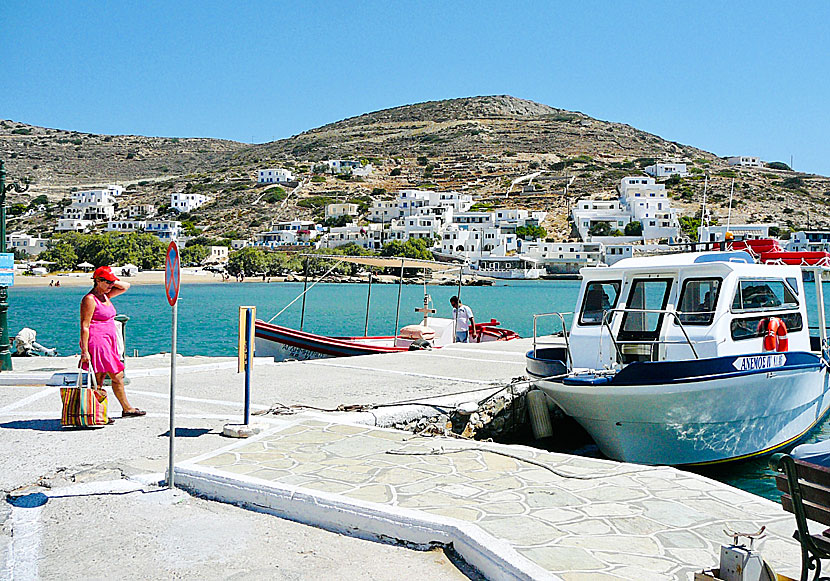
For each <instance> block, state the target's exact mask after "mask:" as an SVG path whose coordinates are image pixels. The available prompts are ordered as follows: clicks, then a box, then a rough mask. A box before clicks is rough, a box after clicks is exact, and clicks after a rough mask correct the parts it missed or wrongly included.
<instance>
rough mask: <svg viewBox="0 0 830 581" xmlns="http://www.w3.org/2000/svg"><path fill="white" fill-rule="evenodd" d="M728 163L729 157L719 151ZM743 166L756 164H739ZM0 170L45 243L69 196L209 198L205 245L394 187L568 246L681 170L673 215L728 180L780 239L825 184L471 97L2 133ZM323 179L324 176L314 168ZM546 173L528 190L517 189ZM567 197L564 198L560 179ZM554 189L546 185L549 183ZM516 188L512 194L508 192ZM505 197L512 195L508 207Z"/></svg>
mask: <svg viewBox="0 0 830 581" xmlns="http://www.w3.org/2000/svg"><path fill="white" fill-rule="evenodd" d="M724 153H725V154H731V153H733V152H724ZM734 153H736V154H741V153H742V154H751V153H752V152H734ZM0 157H2V158H4V159H6V162H7V169H8V171H9V174H10V176H12V177H14V178H20V177H22V176H31V178H32V180H33V183H32V188H31V191H30V192H29V193H27V194H24V195H22V196H19V197H14V196H13V197H12V199H11V202H12V203H18V204H22V205H24V206H25V205H26V204H27V203H29V204H30V203H31V200H32V199H33V196H37V195H38V194H43V193H45V194H47V196H48V197H49V198H50V199H51V200H52V201H53V205H51V206H50V207H48V208H46V209H45V210H43V211H39V212H37V213H35V214H33V215H31V216H26V217H18V218H16V219H15V220H16V221H17V223H16V224H14V225H13V226H10V227H13V228H15V229H23V228H27V229H30V230H36V231H47V230H48V229H49V228H50V227H52V226H53V225H54V219H55V217H56V216H57V215H58V214H59V213H60V210H61V208H60V203H61V199H65V198H66V197H67V196H68V194H69V193H70V191H71V190H72V189H73V188H84V187H88V186H90V185H94V184H99V185H100V184H106V183H121V184H124V185H128V186H129V187H128V192H127V194H125V196H124V197H123V198H122V199H121V204H123V205H126V204H132V203H153V204H155V205H157V206H162V207H163V205H164V204H165V203H168V202H169V194H170V193H172V192H181V191H198V192H202V193H205V194H207V195H209V196H211V197H212V198H213V201H212V202H210V203H208V204H206V205H205V206H203V207H202V208H200V209H199V210H197V211H195V212H193V214H192V215H190V216H186V217H185V218H186V219H187V220H189V221H191V222H192V223H193V225H194V227H198V228H199V229H201V230H204V231H205V233H206V234H215V235H217V236H218V235H222V234H226V233H233V234H240V233H241V234H249V233H252V232H255V231H259V230H262V229H263V228H265V227H267V225H268V224H269V223H270V222H271V221H272V220H275V219H286V218H294V217H312V216H315V217H319V216H320V215H321V213H322V210H323V208H324V206H325V204H326V203H331V202H334V201H346V200H352V201H355V202H358V203H360V204H362V205H363V206H364V207H365V206H366V205H367V204H368V203H369V202H370V201H371V199H383V198H388V197H390V196H391V195H392V193H393V192H394V191H396V190H398V189H401V188H413V187H420V188H436V189H464V190H466V191H469V192H470V193H472V194H474V195H476V196H478V198H479V200H480V207H483V208H489V207H501V206H506V207H530V208H534V209H536V208H538V209H545V210H548V211H549V212H550V218H549V221H548V223H547V224H546V226H547V227H548V230H549V232H550V234H551V237H553V238H556V239H565V238H568V237H569V236H570V235H571V229H570V227H569V225H568V223H567V212H568V208H569V206H570V204H572V203H573V201H574V200H575V199H577V198H580V197H600V198H602V197H606V198H607V197H612V196H614V195H615V193H614V188H615V187H616V184H617V183H618V182H619V180H620V178H622V177H624V176H626V175H632V174H634V175H636V174H640V173H642V168H643V167H645V166H646V165H649V164H650V163H653V162H654V161H667V162H669V161H678V162H685V163H687V164H688V166H689V168H690V170H691V171H692V172H693V174H692V176H690V177H689V178H685V179H683V180H681V182H680V183H677V184H670V192H671V193H672V197H673V203H674V204H675V205H676V206H678V207H679V208H680V209H681V210H682V211H684V212H685V213H687V214H690V215H692V214H694V213H695V212H696V211H698V209H699V206H700V201H701V198H702V193H703V183H704V179H703V178H704V174H705V173H708V175H709V176H710V181H709V186H710V189H709V201H710V202H711V203H712V204H713V206H712V207H713V209H714V213H715V216H716V217H720V218H721V220H725V219H726V214H727V205H728V198H729V189H730V187H731V182H732V180H733V178H734V180H735V196H734V202H733V208H732V216H731V221H732V223H736V222H740V221H773V222H778V223H779V224H780V225H781V226H782V227H784V228H792V229H802V228H806V227H808V226H809V227H812V228H817V227H827V226H828V225H830V208H828V205H827V203H826V202H827V200H828V196H830V180H828V178H825V177H823V176H816V175H809V174H800V173H795V172H791V171H786V170H778V169H775V170H773V169H769V168H764V169H755V168H753V169H746V168H743V169H735V168H730V167H729V166H728V165H727V164H726V161H725V160H724V159H722V158H721V157H718V156H717V155H715V154H714V153H711V152H706V151H703V150H701V149H698V148H695V147H692V146H689V145H683V144H680V143H676V142H672V141H667V140H665V139H662V138H660V137H658V136H656V135H653V134H650V133H646V132H644V131H640V130H638V129H635V128H633V127H631V126H629V125H625V124H620V123H612V122H607V121H601V120H598V119H594V118H591V117H589V116H587V115H584V114H582V113H578V112H572V111H566V110H563V109H556V108H553V107H549V106H547V105H543V104H539V103H534V102H532V101H526V100H522V99H517V98H514V97H509V96H493V97H471V98H464V99H452V100H447V101H433V102H427V103H420V104H415V105H407V106H403V107H396V108H393V109H386V110H383V111H377V112H374V113H368V114H365V115H360V116H358V117H353V118H350V119H345V120H343V121H339V122H337V123H332V124H329V125H325V126H323V127H319V128H317V129H312V130H309V131H306V132H304V133H301V134H299V135H296V136H293V137H290V138H288V139H282V140H279V141H274V142H271V143H265V144H258V145H247V144H241V143H236V142H230V141H222V140H215V139H185V138H181V139H179V138H149V137H138V136H101V135H90V134H80V133H74V132H67V131H61V130H57V129H44V128H40V127H32V126H28V125H23V124H21V123H17V122H12V121H3V122H0ZM330 158H355V159H362V160H364V161H365V162H370V163H372V165H373V166H374V168H375V169H374V171H373V173H372V174H371V175H370V176H368V177H366V178H345V179H344V177H342V176H341V177H335V176H332V175H324V174H322V173H319V171H318V172H317V173H315V165H316V164H318V162H320V161H322V160H325V159H330ZM274 166H281V167H289V168H291V169H292V170H293V171H294V173H295V174H296V175H297V176H298V180H299V181H300V183H301V185H300V187H299V188H297V189H296V190H294V191H292V189H291V188H274V187H265V186H258V185H257V184H256V183H255V171H256V169H257V168H261V167H274ZM317 169H318V170H319V166H318V167H317ZM540 171H541V172H543V174H542V176H541V179H540V178H536V179H535V180H534V182H533V184H532V186H531V187H530V188H526V187H524V185H525V184H526V182H525V184H514V180H516V179H517V178H519V177H521V176H526V175H528V174H531V173H535V172H540ZM563 176H568V177H570V176H573V177H574V181H573V184H572V185H571V186H570V187H569V188H568V191H567V195H566V192H565V190H564V183H565V181H564V180H559V179H555V178H558V177H563ZM544 178H554V179H547V180H546V179H544ZM512 184H513V185H512ZM508 192H509V195H508Z"/></svg>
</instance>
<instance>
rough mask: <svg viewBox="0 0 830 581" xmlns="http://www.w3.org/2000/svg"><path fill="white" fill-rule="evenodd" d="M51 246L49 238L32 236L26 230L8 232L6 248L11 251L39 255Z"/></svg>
mask: <svg viewBox="0 0 830 581" xmlns="http://www.w3.org/2000/svg"><path fill="white" fill-rule="evenodd" d="M48 247H49V238H39V237H37V236H31V235H29V234H26V233H25V232H12V233H11V234H6V248H7V249H8V251H9V252H14V251H15V250H16V251H18V252H24V253H26V254H28V255H29V256H37V255H38V254H40V253H41V252H43V251H44V250H46V249H47V248H48Z"/></svg>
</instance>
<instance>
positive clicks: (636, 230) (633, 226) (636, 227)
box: [625, 221, 643, 236]
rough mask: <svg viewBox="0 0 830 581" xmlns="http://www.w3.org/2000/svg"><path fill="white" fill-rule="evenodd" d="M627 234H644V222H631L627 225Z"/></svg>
mask: <svg viewBox="0 0 830 581" xmlns="http://www.w3.org/2000/svg"><path fill="white" fill-rule="evenodd" d="M625 235H626V236H642V235H643V223H642V222H639V221H637V222H629V223H628V224H626V225H625Z"/></svg>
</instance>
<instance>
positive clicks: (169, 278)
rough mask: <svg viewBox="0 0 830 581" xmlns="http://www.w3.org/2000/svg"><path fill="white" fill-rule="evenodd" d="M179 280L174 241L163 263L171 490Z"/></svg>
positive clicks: (179, 273) (174, 438) (179, 270)
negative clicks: (168, 325) (169, 314)
mask: <svg viewBox="0 0 830 581" xmlns="http://www.w3.org/2000/svg"><path fill="white" fill-rule="evenodd" d="M180 279H181V260H180V259H179V247H178V245H177V244H176V241H175V240H174V241H172V242H170V246H168V247H167V258H166V260H165V261H164V292H165V294H166V295H167V302H168V303H170V306H171V307H172V310H173V321H172V337H171V347H170V452H169V456H170V457H169V462H168V465H167V487H168V488H173V486H174V484H173V464H174V463H175V460H174V458H175V443H176V330H177V328H176V327H177V325H178V321H177V318H176V317H177V314H178V313H177V310H178V309H177V304H178V301H179V282H180Z"/></svg>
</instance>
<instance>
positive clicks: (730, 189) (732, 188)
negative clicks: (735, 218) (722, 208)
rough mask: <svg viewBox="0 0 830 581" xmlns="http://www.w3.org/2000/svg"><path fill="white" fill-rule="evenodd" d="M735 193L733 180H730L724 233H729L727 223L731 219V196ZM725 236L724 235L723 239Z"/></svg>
mask: <svg viewBox="0 0 830 581" xmlns="http://www.w3.org/2000/svg"><path fill="white" fill-rule="evenodd" d="M733 193H735V178H732V185H731V186H730V187H729V210H728V211H727V213H726V231H727V232H729V222H730V221H731V219H732V194H733ZM725 237H726V235H724V238H725Z"/></svg>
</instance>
